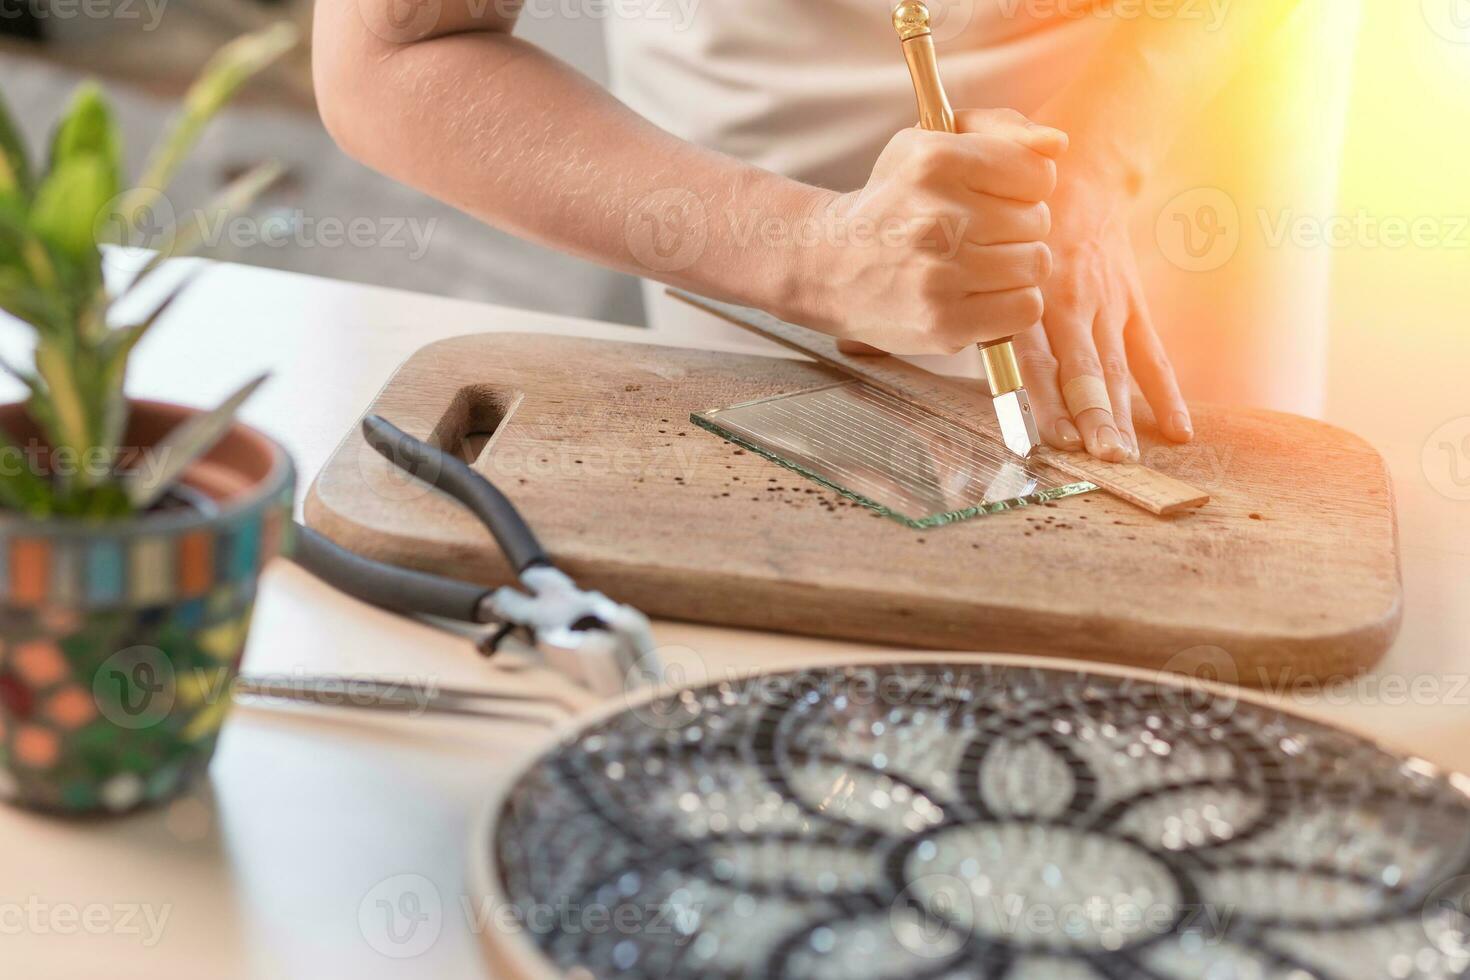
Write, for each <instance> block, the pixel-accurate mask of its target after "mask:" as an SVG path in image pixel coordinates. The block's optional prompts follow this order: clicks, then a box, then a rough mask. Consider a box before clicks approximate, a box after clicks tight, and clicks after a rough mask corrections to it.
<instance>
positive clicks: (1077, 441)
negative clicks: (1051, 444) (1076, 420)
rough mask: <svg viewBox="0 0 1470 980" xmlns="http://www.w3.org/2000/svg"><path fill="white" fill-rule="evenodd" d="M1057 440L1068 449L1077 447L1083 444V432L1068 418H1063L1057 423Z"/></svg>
mask: <svg viewBox="0 0 1470 980" xmlns="http://www.w3.org/2000/svg"><path fill="white" fill-rule="evenodd" d="M1055 428H1056V434H1057V442H1060V443H1061V444H1062V446H1063V447H1064V448H1066V449H1076V448H1078V447H1079V446H1081V445H1082V433H1080V432H1078V431H1077V427H1076V426H1075V425H1073V424H1072V423H1071V421H1070V420H1068V419H1061V420H1060V421H1058V422H1057V424H1056V427H1055Z"/></svg>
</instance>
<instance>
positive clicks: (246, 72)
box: [137, 22, 299, 205]
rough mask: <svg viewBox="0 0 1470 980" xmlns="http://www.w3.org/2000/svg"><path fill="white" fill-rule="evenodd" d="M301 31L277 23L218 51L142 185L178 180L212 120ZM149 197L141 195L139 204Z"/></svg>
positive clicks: (160, 187)
mask: <svg viewBox="0 0 1470 980" xmlns="http://www.w3.org/2000/svg"><path fill="white" fill-rule="evenodd" d="M298 40H299V34H298V32H297V30H296V28H295V27H294V26H292V25H291V24H288V23H284V22H283V23H280V24H275V25H273V26H271V27H267V28H265V29H264V30H261V31H256V32H255V33H253V34H246V35H245V36H243V37H239V38H236V39H235V40H233V41H231V42H230V43H229V44H226V45H225V46H224V47H222V48H220V49H219V51H217V52H215V55H214V57H213V58H211V59H210V60H209V64H207V65H205V66H204V72H203V74H201V75H200V77H199V80H198V81H196V82H195V83H194V84H193V85H192V86H191V87H190V88H189V91H188V94H186V95H185V96H184V109H183V112H182V113H181V114H180V115H179V116H178V118H177V119H175V120H174V123H173V125H172V127H171V128H170V129H169V131H168V133H167V134H166V135H165V136H164V138H163V140H162V141H161V142H160V143H159V144H158V145H157V146H156V147H154V149H153V153H152V155H151V156H150V157H149V159H148V165H147V166H146V167H144V168H143V177H142V179H141V180H139V181H138V186H139V188H140V189H149V190H150V192H151V193H152V194H155V195H156V194H161V193H163V191H164V190H166V189H167V188H168V185H169V184H170V183H171V182H172V181H173V178H174V174H175V173H177V172H178V169H179V165H180V164H182V163H183V161H184V158H185V157H186V156H188V155H189V151H190V150H191V149H193V147H194V144H195V143H196V142H197V141H198V139H199V134H200V133H201V132H202V131H203V129H204V126H205V124H206V123H208V122H209V120H210V119H211V118H213V117H214V115H215V113H217V112H219V111H220V109H222V108H224V105H225V103H227V102H229V101H230V99H231V98H232V97H233V96H234V94H235V92H236V91H238V90H239V88H240V86H241V85H244V84H245V83H246V82H247V81H249V80H250V79H251V78H252V77H254V76H255V75H257V74H259V73H260V72H262V71H264V70H265V69H266V68H269V67H270V66H271V65H272V64H274V63H275V62H276V61H277V60H278V59H279V58H280V57H281V56H282V55H284V54H285V53H286V52H287V51H290V50H291V49H292V48H293V47H295V46H296V42H297V41H298ZM145 203H148V201H147V200H146V199H145V200H140V201H139V202H137V204H139V205H141V204H145Z"/></svg>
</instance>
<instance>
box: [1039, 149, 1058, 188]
mask: <svg viewBox="0 0 1470 980" xmlns="http://www.w3.org/2000/svg"><path fill="white" fill-rule="evenodd" d="M1036 170H1037V174H1036V182H1037V184H1038V185H1039V186H1038V189H1039V190H1040V191H1041V196H1042V197H1050V196H1051V195H1052V192H1054V191H1055V190H1056V189H1057V162H1056V161H1055V160H1052V159H1050V158H1049V157H1041V158H1040V160H1039V162H1038V165H1037V168H1036Z"/></svg>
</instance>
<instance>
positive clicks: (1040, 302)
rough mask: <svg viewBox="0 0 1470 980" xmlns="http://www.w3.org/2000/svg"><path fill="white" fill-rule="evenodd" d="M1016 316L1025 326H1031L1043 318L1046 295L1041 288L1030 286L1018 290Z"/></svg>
mask: <svg viewBox="0 0 1470 980" xmlns="http://www.w3.org/2000/svg"><path fill="white" fill-rule="evenodd" d="M1015 307H1016V308H1015V316H1016V319H1017V320H1018V321H1020V323H1021V325H1022V326H1023V327H1029V326H1030V325H1031V324H1033V323H1036V322H1037V321H1038V320H1040V319H1041V317H1042V314H1043V313H1045V312H1046V297H1045V296H1043V295H1042V292H1041V290H1040V289H1038V288H1036V287H1035V286H1028V287H1026V288H1025V289H1021V290H1017V292H1016V300H1015Z"/></svg>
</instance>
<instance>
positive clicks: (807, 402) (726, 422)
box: [690, 381, 1097, 528]
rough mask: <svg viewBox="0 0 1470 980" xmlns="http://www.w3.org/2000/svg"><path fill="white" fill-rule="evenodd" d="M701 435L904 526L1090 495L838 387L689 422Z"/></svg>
mask: <svg viewBox="0 0 1470 980" xmlns="http://www.w3.org/2000/svg"><path fill="white" fill-rule="evenodd" d="M690 418H691V419H692V420H693V422H694V423H695V424H696V425H698V426H700V427H701V428H705V429H708V430H709V431H711V432H713V433H715V434H716V435H718V436H720V437H721V438H722V439H726V440H728V441H730V442H733V443H736V444H737V445H740V446H743V447H745V448H746V449H749V450H751V451H752V452H756V453H759V454H760V455H762V456H764V457H766V458H767V459H770V460H773V461H774V462H777V463H780V464H781V465H782V466H785V467H787V468H788V469H792V470H795V471H796V472H798V473H800V474H801V475H802V476H805V477H807V478H808V479H811V480H815V481H816V482H818V483H820V484H822V485H823V486H826V487H830V488H831V489H833V490H836V491H837V492H838V493H841V494H842V495H843V496H846V497H848V498H850V499H852V500H855V501H857V502H858V503H860V504H863V505H864V506H866V507H871V508H873V509H874V510H876V511H878V512H879V513H881V514H884V515H886V516H888V517H892V518H894V519H895V520H898V521H901V522H903V523H904V524H907V525H909V526H910V527H915V528H925V527H937V526H938V525H941V524H950V523H953V522H955V521H962V520H966V519H968V518H971V517H979V516H981V515H985V514H998V513H1001V512H1003V511H1008V510H1013V509H1015V508H1017V507H1024V506H1027V505H1028V504H1039V503H1046V502H1047V501H1050V500H1060V499H1061V498H1063V497H1070V496H1074V495H1076V494H1082V493H1088V492H1090V491H1092V490H1096V489H1097V488H1096V487H1095V486H1093V485H1092V484H1091V483H1072V482H1067V478H1066V477H1065V476H1063V475H1062V474H1060V473H1058V472H1057V471H1055V470H1052V469H1051V468H1050V467H1047V466H1045V465H1043V464H1041V463H1030V462H1026V461H1023V460H1019V459H1016V458H1015V457H1013V456H1011V455H1010V454H1009V453H1007V452H1006V451H1005V449H1004V448H1002V447H1000V446H999V445H991V444H990V443H988V442H987V441H986V440H984V439H982V438H980V437H979V436H977V435H975V434H973V433H971V432H968V431H966V430H964V429H962V428H960V427H959V426H957V425H954V424H952V423H950V422H946V421H945V420H943V419H941V418H939V417H937V416H934V415H930V414H929V413H928V412H925V411H923V410H922V409H918V408H915V407H914V406H912V405H909V404H908V403H906V402H903V401H900V400H899V399H897V398H894V397H892V396H890V395H887V394H885V393H883V392H881V391H879V390H877V389H876V388H871V387H869V386H868V385H865V384H863V383H861V382H858V381H848V382H843V383H839V384H835V385H827V386H825V387H822V388H814V389H812V390H810V391H801V392H797V393H796V394H794V395H778V396H776V397H774V398H763V399H761V400H760V401H754V402H746V403H745V404H743V405H735V406H732V407H730V408H720V409H713V410H711V411H708V412H696V413H694V414H693V415H691V416H690Z"/></svg>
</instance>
